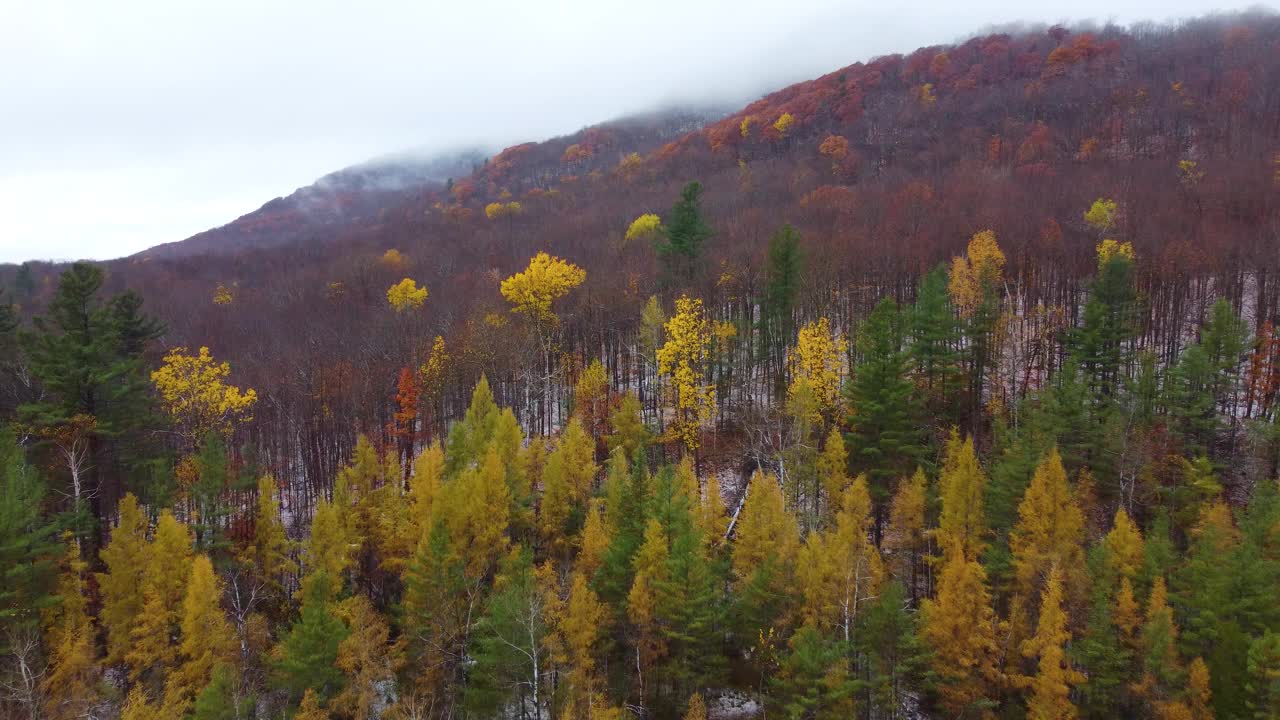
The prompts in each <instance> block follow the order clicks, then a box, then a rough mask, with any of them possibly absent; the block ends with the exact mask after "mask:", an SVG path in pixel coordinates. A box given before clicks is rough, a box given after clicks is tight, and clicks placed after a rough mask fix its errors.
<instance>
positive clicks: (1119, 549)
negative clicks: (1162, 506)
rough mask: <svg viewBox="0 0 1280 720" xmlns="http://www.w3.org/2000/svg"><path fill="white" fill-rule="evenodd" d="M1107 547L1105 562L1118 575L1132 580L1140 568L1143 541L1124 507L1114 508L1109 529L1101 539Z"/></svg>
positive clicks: (1142, 557) (1142, 555) (1142, 556)
mask: <svg viewBox="0 0 1280 720" xmlns="http://www.w3.org/2000/svg"><path fill="white" fill-rule="evenodd" d="M1102 543H1103V545H1104V546H1105V547H1106V549H1107V562H1108V563H1109V564H1110V565H1111V568H1112V570H1114V571H1115V572H1116V573H1117V575H1118V576H1119V577H1123V578H1128V579H1130V580H1132V579H1133V578H1135V577H1137V575H1138V571H1139V570H1141V569H1142V563H1143V560H1144V557H1145V555H1144V552H1143V550H1144V548H1145V543H1144V542H1143V540H1142V533H1141V532H1140V531H1139V530H1138V527H1137V526H1136V525H1134V524H1133V520H1131V519H1129V513H1127V512H1125V510H1124V508H1118V509H1116V515H1115V520H1114V521H1113V522H1112V525H1111V530H1110V531H1108V532H1107V535H1106V537H1105V538H1103V540H1102Z"/></svg>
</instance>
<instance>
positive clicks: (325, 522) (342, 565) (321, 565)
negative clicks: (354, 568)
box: [305, 499, 351, 593]
mask: <svg viewBox="0 0 1280 720" xmlns="http://www.w3.org/2000/svg"><path fill="white" fill-rule="evenodd" d="M305 560H306V563H305V572H306V574H307V575H313V574H315V573H317V572H323V573H324V574H325V575H326V576H327V577H329V578H330V587H331V588H332V590H333V592H334V593H336V592H337V591H338V590H340V589H341V588H342V580H343V578H345V577H346V571H347V568H348V567H350V565H351V542H350V541H349V540H348V538H347V530H346V527H345V524H344V522H343V519H342V511H341V509H340V508H339V507H337V506H336V505H334V503H331V502H329V501H328V500H324V499H321V500H320V501H319V502H317V503H316V513H315V515H314V516H313V517H312V518H311V535H310V536H309V537H308V538H307V550H306V555H305Z"/></svg>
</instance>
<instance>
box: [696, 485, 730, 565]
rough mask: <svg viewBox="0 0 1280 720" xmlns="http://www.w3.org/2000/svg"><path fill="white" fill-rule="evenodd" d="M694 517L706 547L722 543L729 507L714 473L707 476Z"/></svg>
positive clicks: (727, 521) (726, 528)
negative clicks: (725, 502)
mask: <svg viewBox="0 0 1280 720" xmlns="http://www.w3.org/2000/svg"><path fill="white" fill-rule="evenodd" d="M694 519H695V521H696V522H697V525H698V530H699V531H701V533H702V540H703V542H705V543H707V546H708V547H711V548H718V547H720V546H721V545H723V544H724V540H725V537H724V535H725V532H726V531H727V530H728V529H729V509H728V508H727V507H725V504H724V497H723V496H722V495H721V493H720V480H719V478H717V477H716V476H715V475H714V474H713V475H709V476H708V477H707V484H706V488H704V489H703V494H702V498H701V503H700V504H699V505H698V507H697V511H696V513H695V515H694Z"/></svg>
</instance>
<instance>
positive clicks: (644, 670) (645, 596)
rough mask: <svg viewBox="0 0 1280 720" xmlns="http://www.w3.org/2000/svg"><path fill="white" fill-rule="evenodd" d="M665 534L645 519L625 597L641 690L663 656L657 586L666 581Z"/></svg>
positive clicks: (666, 554) (654, 520) (656, 524)
mask: <svg viewBox="0 0 1280 720" xmlns="http://www.w3.org/2000/svg"><path fill="white" fill-rule="evenodd" d="M669 554H670V553H669V549H668V547H667V534H666V532H664V531H663V529H662V523H660V522H658V521H657V520H656V519H654V518H649V522H648V524H647V525H645V529H644V540H643V542H641V544H640V549H639V550H637V551H636V556H635V559H634V560H633V562H632V564H633V567H634V568H635V579H634V580H633V581H632V583H631V590H630V592H629V593H628V594H627V619H628V620H630V621H631V624H632V625H634V626H635V628H636V635H637V637H636V642H635V646H636V658H635V663H636V671H637V673H639V674H640V677H638V678H637V681H638V683H639V685H640V687H642V688H643V687H644V680H645V676H646V675H647V674H648V672H649V670H650V669H651V668H652V667H653V665H654V663H655V662H657V661H658V659H660V658H661V657H662V656H663V655H665V654H666V639H665V638H664V637H663V635H662V631H661V629H660V628H659V627H658V620H659V618H658V587H659V585H661V583H663V582H664V581H666V579H667V558H668V556H669Z"/></svg>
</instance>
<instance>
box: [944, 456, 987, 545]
mask: <svg viewBox="0 0 1280 720" xmlns="http://www.w3.org/2000/svg"><path fill="white" fill-rule="evenodd" d="M938 485H939V495H940V498H941V501H942V512H941V514H940V516H939V518H938V528H937V530H936V533H935V534H936V537H937V541H938V547H939V549H941V550H942V552H943V554H944V557H945V555H946V553H947V551H948V549H949V548H950V547H951V546H953V545H954V546H957V547H959V548H960V549H961V551H962V552H963V553H964V555H965V557H967V558H976V557H977V556H978V554H979V553H981V552H982V549H983V547H984V546H985V541H984V537H985V535H986V531H987V528H986V517H985V515H984V514H983V513H984V510H983V501H982V498H983V495H984V493H985V492H986V485H987V476H986V474H984V473H983V471H982V467H981V466H980V465H978V455H977V453H976V452H975V451H974V449H973V438H965V439H964V440H963V441H961V440H960V438H959V436H958V435H956V434H954V433H953V434H952V437H951V440H949V441H948V442H947V447H946V454H945V456H944V458H943V469H942V475H941V476H940V477H939V479H938Z"/></svg>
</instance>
